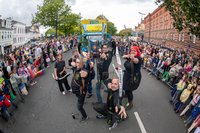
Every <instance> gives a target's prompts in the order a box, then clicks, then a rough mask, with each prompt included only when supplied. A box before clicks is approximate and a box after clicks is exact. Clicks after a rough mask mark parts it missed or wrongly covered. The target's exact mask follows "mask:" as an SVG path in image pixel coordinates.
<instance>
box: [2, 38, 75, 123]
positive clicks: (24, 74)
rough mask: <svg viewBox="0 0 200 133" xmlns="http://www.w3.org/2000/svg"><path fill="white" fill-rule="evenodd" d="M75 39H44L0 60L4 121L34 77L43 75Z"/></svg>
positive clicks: (22, 96)
mask: <svg viewBox="0 0 200 133" xmlns="http://www.w3.org/2000/svg"><path fill="white" fill-rule="evenodd" d="M76 41H77V39H76V38H75V37H70V38H67V39H66V38H62V39H60V40H53V39H52V40H50V39H49V40H46V41H44V42H42V41H41V42H38V44H36V45H31V44H27V45H24V46H21V47H18V48H15V49H14V50H13V51H12V52H11V53H8V54H5V55H3V56H1V58H0V116H1V117H2V118H3V119H4V120H6V121H8V120H9V119H10V117H11V116H12V113H11V112H12V111H14V110H15V109H17V108H18V106H17V104H18V102H23V103H24V100H25V98H24V97H26V96H27V95H28V90H29V89H30V88H31V86H34V85H35V84H36V83H37V82H36V78H37V77H38V78H39V76H40V75H42V74H43V73H44V72H45V69H46V68H48V67H49V66H48V63H50V62H55V61H56V59H57V53H58V52H59V51H60V52H66V51H67V50H70V49H72V47H73V46H74V45H75V43H76Z"/></svg>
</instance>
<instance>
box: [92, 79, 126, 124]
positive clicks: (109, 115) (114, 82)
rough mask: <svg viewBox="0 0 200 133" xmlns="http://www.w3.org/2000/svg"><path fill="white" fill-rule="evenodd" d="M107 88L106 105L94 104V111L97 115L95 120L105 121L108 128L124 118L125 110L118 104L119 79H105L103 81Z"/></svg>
mask: <svg viewBox="0 0 200 133" xmlns="http://www.w3.org/2000/svg"><path fill="white" fill-rule="evenodd" d="M105 84H106V86H107V87H108V96H107V102H106V103H94V104H93V108H94V110H95V111H96V112H97V113H99V114H98V115H97V116H96V118H97V119H107V123H108V124H109V126H113V124H114V123H115V122H117V121H118V120H120V119H123V118H126V117H127V114H126V112H125V108H124V107H123V106H121V105H120V102H119V79H117V78H113V79H107V80H106V81H105Z"/></svg>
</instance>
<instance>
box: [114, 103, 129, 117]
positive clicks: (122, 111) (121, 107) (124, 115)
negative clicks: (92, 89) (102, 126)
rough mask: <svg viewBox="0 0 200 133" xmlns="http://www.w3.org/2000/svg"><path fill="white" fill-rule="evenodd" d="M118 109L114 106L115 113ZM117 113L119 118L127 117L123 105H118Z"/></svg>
mask: <svg viewBox="0 0 200 133" xmlns="http://www.w3.org/2000/svg"><path fill="white" fill-rule="evenodd" d="M118 111H119V108H118V107H117V106H116V107H115V112H116V113H117V112H118ZM118 114H119V115H120V118H122V119H123V118H124V119H125V118H126V117H127V114H126V110H125V108H124V107H123V106H120V111H119V113H118Z"/></svg>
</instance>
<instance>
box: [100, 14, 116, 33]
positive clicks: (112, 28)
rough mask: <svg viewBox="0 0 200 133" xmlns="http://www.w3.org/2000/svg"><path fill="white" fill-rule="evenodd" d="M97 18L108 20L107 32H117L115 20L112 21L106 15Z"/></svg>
mask: <svg viewBox="0 0 200 133" xmlns="http://www.w3.org/2000/svg"><path fill="white" fill-rule="evenodd" d="M96 19H99V20H106V21H107V32H108V33H109V34H111V35H115V34H116V32H117V28H116V27H115V24H114V23H113V22H110V21H109V20H108V19H107V18H106V17H105V16H104V15H99V16H97V18H96Z"/></svg>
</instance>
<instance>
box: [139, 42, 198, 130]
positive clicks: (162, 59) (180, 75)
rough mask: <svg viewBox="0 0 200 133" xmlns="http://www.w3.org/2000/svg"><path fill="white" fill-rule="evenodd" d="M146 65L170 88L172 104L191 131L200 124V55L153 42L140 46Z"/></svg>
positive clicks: (150, 72)
mask: <svg viewBox="0 0 200 133" xmlns="http://www.w3.org/2000/svg"><path fill="white" fill-rule="evenodd" d="M141 49H142V53H143V54H142V57H143V68H145V69H147V70H148V71H149V75H154V76H155V77H156V78H157V79H158V80H161V81H162V82H164V83H166V85H168V86H169V87H170V92H171V93H170V94H171V95H170V97H171V98H170V99H169V101H170V103H171V105H172V107H173V109H174V112H175V113H177V114H179V116H180V117H183V118H184V119H185V120H184V123H185V126H187V127H188V132H191V131H192V130H193V129H194V128H197V129H196V130H198V131H199V127H200V100H199V99H200V56H199V55H197V54H195V53H194V52H192V51H189V50H183V49H178V50H174V49H171V48H166V47H162V46H158V45H153V44H146V43H145V44H144V45H141Z"/></svg>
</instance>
